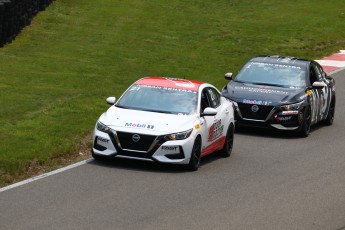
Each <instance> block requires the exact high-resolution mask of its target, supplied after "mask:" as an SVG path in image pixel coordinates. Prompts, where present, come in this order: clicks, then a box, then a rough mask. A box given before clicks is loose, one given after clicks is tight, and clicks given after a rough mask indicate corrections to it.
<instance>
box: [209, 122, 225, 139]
mask: <svg viewBox="0 0 345 230" xmlns="http://www.w3.org/2000/svg"><path fill="white" fill-rule="evenodd" d="M223 129H224V125H223V124H222V120H221V119H219V120H218V121H216V122H215V123H214V124H213V125H212V126H211V127H210V130H209V132H208V141H214V140H215V139H217V138H218V137H220V136H221V135H222V133H223Z"/></svg>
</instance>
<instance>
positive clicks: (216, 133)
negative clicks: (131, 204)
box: [201, 87, 227, 155]
mask: <svg viewBox="0 0 345 230" xmlns="http://www.w3.org/2000/svg"><path fill="white" fill-rule="evenodd" d="M220 101H221V100H220V94H219V92H218V91H217V90H216V89H214V88H212V87H207V88H205V89H204V90H203V91H202V95H201V112H202V111H203V110H204V109H205V108H207V107H211V108H214V109H216V110H217V114H216V115H215V116H203V120H204V126H203V127H204V134H206V135H204V136H203V141H202V143H203V151H202V155H206V154H209V153H211V152H214V151H216V150H219V149H220V148H221V147H222V145H221V144H219V143H218V141H219V140H220V138H221V137H222V136H224V135H225V134H224V122H226V121H227V120H226V117H225V115H226V114H225V112H224V111H222V110H223V109H224V108H223V107H222V106H221V103H220ZM225 132H226V131H225Z"/></svg>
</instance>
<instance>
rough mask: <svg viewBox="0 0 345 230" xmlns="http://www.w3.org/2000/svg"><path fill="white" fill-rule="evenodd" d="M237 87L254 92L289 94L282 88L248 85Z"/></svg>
mask: <svg viewBox="0 0 345 230" xmlns="http://www.w3.org/2000/svg"><path fill="white" fill-rule="evenodd" d="M235 89H238V90H244V91H249V92H252V93H265V94H272V93H274V94H283V95H287V94H289V93H288V92H285V91H282V90H276V89H266V88H253V87H247V86H236V87H235Z"/></svg>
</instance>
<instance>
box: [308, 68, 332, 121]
mask: <svg viewBox="0 0 345 230" xmlns="http://www.w3.org/2000/svg"><path fill="white" fill-rule="evenodd" d="M309 74H310V75H309V77H310V84H311V85H312V84H313V83H314V82H316V81H318V82H323V83H324V84H325V85H328V84H327V82H326V79H325V78H324V74H323V71H322V68H321V67H319V66H318V64H317V63H314V62H312V63H311V65H310V71H309ZM311 91H312V97H311V98H312V101H311V110H312V114H311V116H312V117H311V118H312V119H311V122H312V124H315V123H317V122H319V121H320V120H322V119H323V118H324V116H325V114H326V112H327V107H328V104H329V102H330V99H328V97H330V90H329V87H327V86H325V87H322V88H312V89H311Z"/></svg>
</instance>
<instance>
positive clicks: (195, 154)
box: [187, 137, 201, 171]
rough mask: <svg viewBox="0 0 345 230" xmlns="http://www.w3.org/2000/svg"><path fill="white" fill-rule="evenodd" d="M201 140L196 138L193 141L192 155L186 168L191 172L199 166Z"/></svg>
mask: <svg viewBox="0 0 345 230" xmlns="http://www.w3.org/2000/svg"><path fill="white" fill-rule="evenodd" d="M200 155H201V139H200V137H197V138H196V139H195V142H194V145H193V149H192V153H191V156H190V161H189V164H188V166H187V168H188V169H189V170H191V171H196V170H198V168H199V166H200V160H201V159H200V158H201V156H200Z"/></svg>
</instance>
